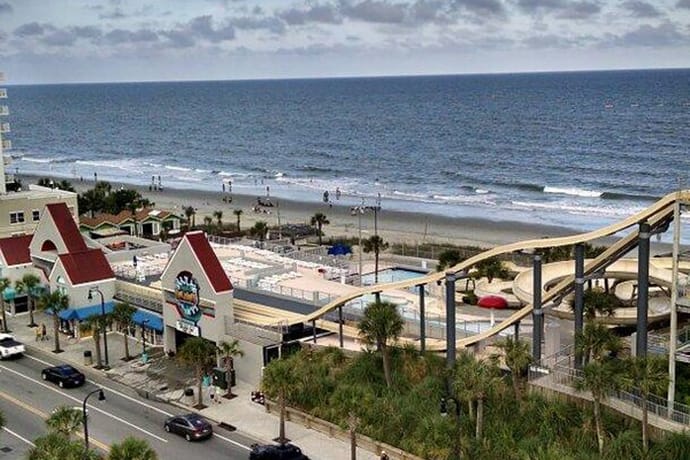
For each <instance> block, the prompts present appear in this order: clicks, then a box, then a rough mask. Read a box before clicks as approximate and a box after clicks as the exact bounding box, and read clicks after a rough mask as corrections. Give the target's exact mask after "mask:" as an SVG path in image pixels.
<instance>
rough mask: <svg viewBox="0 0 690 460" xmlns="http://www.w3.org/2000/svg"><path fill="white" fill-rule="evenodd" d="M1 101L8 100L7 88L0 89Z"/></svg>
mask: <svg viewBox="0 0 690 460" xmlns="http://www.w3.org/2000/svg"><path fill="white" fill-rule="evenodd" d="M0 99H7V90H6V89H5V88H0Z"/></svg>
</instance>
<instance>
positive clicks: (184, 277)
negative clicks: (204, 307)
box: [175, 271, 201, 325]
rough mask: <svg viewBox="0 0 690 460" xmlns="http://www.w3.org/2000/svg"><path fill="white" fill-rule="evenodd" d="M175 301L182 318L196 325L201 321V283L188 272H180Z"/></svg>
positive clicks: (176, 284) (176, 280)
mask: <svg viewBox="0 0 690 460" xmlns="http://www.w3.org/2000/svg"><path fill="white" fill-rule="evenodd" d="M175 301H176V305H177V312H178V313H179V314H180V316H181V317H182V318H183V319H185V320H187V321H189V322H191V323H193V324H194V325H196V323H197V322H198V321H199V320H200V319H201V309H200V308H199V283H197V281H196V279H195V278H194V275H192V274H191V273H190V272H188V271H183V272H180V274H178V275H177V277H176V278H175Z"/></svg>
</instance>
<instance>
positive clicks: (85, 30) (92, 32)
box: [70, 26, 103, 38]
mask: <svg viewBox="0 0 690 460" xmlns="http://www.w3.org/2000/svg"><path fill="white" fill-rule="evenodd" d="M70 31H71V32H72V33H73V34H74V35H75V36H77V37H79V38H98V37H100V36H101V35H103V33H102V32H101V29H99V28H98V27H95V26H82V27H72V28H71V29H70Z"/></svg>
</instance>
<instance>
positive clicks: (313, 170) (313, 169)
mask: <svg viewBox="0 0 690 460" xmlns="http://www.w3.org/2000/svg"><path fill="white" fill-rule="evenodd" d="M297 169H298V170H299V171H304V172H307V173H330V172H333V170H332V169H331V168H327V167H323V166H301V167H299V168H297Z"/></svg>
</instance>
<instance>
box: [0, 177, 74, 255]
mask: <svg viewBox="0 0 690 460" xmlns="http://www.w3.org/2000/svg"><path fill="white" fill-rule="evenodd" d="M30 187H31V191H23V192H10V193H7V194H5V195H0V238H4V237H6V236H12V235H17V234H31V233H34V231H35V230H36V228H37V226H38V224H39V221H34V220H33V218H32V214H33V211H39V216H40V217H39V218H40V219H42V218H43V213H44V210H45V205H47V204H49V203H58V202H64V203H66V204H67V207H68V208H69V209H70V212H71V213H72V215H73V216H78V215H79V210H78V208H77V194H76V193H71V192H65V191H61V190H52V189H49V188H44V187H38V186H36V185H32V186H30ZM16 211H23V212H24V222H23V223H17V224H10V213H11V212H16ZM56 244H57V243H56Z"/></svg>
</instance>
